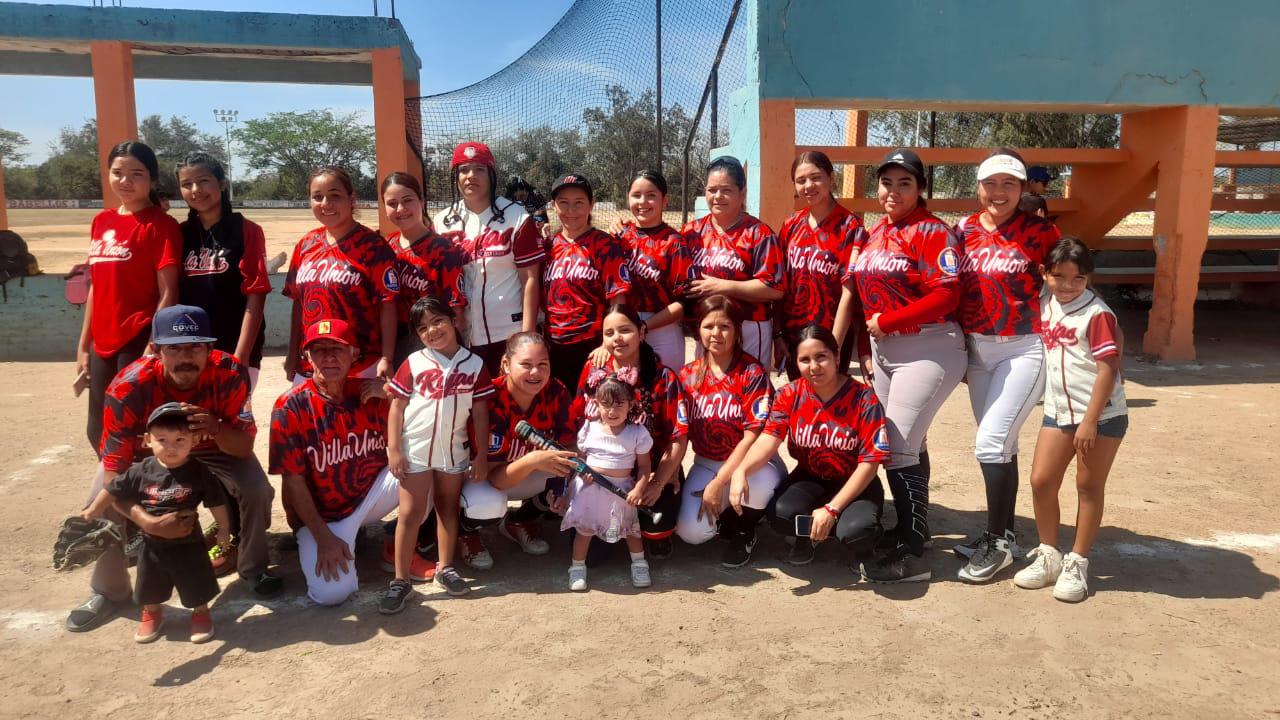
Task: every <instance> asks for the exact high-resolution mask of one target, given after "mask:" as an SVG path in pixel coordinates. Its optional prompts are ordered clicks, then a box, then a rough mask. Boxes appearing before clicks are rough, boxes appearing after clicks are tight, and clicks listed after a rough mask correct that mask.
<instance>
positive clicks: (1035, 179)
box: [1027, 165, 1055, 197]
mask: <svg viewBox="0 0 1280 720" xmlns="http://www.w3.org/2000/svg"><path fill="white" fill-rule="evenodd" d="M1054 179H1055V178H1054V177H1053V173H1051V172H1049V168H1047V167H1045V166H1043V165H1032V166H1031V167H1029V168H1027V192H1029V193H1031V194H1032V195H1039V196H1040V197H1044V194H1045V193H1046V192H1048V191H1049V183H1051V182H1053V181H1054Z"/></svg>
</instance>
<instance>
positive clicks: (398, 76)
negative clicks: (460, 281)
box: [372, 47, 422, 232]
mask: <svg viewBox="0 0 1280 720" xmlns="http://www.w3.org/2000/svg"><path fill="white" fill-rule="evenodd" d="M372 55H373V134H374V144H375V149H376V151H377V154H378V177H377V182H378V183H381V182H382V179H383V178H385V177H386V176H387V175H390V174H391V173H393V172H397V171H399V172H408V173H411V174H413V175H415V176H418V180H419V181H421V180H422V177H421V175H422V170H421V166H420V165H419V164H418V162H417V158H416V157H414V154H413V150H412V149H411V148H410V147H409V141H408V138H407V135H406V128H405V108H404V101H405V98H406V97H408V81H407V80H406V78H405V68H404V61H403V59H402V58H401V57H400V48H398V47H392V48H379V49H377V50H373V51H372ZM415 70H416V68H415ZM378 222H379V225H380V226H381V227H382V231H383V232H390V231H392V230H394V229H395V224H394V223H392V222H391V221H390V220H389V219H387V216H386V213H385V212H383V210H382V207H381V204H379V207H378Z"/></svg>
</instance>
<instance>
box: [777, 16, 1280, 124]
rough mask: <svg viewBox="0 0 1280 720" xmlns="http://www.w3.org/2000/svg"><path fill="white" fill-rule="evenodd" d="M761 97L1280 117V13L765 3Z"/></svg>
mask: <svg viewBox="0 0 1280 720" xmlns="http://www.w3.org/2000/svg"><path fill="white" fill-rule="evenodd" d="M754 9H755V12H756V16H755V17H754V18H753V19H754V20H755V21H756V24H757V26H758V31H759V32H758V36H757V42H758V46H759V47H758V49H759V74H760V96H761V97H762V98H766V99H767V98H787V97H794V98H818V99H827V100H832V99H849V98H856V99H867V100H899V101H921V102H942V103H965V104H974V103H983V102H999V103H1019V104H1040V103H1051V104H1066V105H1102V104H1114V105H1150V106H1161V105H1220V106H1223V107H1227V108H1245V107H1256V108H1263V107H1265V108H1280V74H1277V73H1276V72H1274V68H1275V47H1276V45H1275V38H1276V37H1277V35H1278V34H1280V2H1277V1H1276V0H1234V1H1233V2H1231V3H1222V2H1221V1H1220V0H1067V1H1065V2H1056V3H1041V2H1023V1H1022V0H897V1H896V2H871V1H870V0H856V1H852V0H757V1H756V3H755V8H754Z"/></svg>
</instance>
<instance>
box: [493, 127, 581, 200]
mask: <svg viewBox="0 0 1280 720" xmlns="http://www.w3.org/2000/svg"><path fill="white" fill-rule="evenodd" d="M585 162H586V152H585V148H584V147H583V145H582V138H581V137H580V136H579V135H578V131H577V129H575V128H568V129H563V130H553V129H551V128H550V127H548V126H546V125H544V126H542V127H536V128H525V129H523V130H519V131H517V132H516V134H515V135H514V136H512V137H510V138H507V139H506V140H505V141H504V142H503V160H502V163H503V168H502V169H503V170H504V171H505V174H506V177H507V178H510V177H512V176H515V175H519V176H520V177H521V178H523V179H524V180H525V181H526V182H528V183H529V184H530V185H532V186H534V187H535V188H537V189H538V191H539V192H541V193H543V194H544V195H545V194H546V193H547V192H548V191H549V190H550V189H551V184H552V183H553V182H555V181H556V178H558V177H560V176H561V175H564V174H565V173H570V172H583V173H586V172H587V170H586V167H585ZM588 177H589V178H590V179H591V180H592V182H595V178H594V177H592V176H591V175H588ZM502 191H503V188H499V189H498V192H499V193H501V192H502Z"/></svg>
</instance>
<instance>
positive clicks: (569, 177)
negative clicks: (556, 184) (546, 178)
mask: <svg viewBox="0 0 1280 720" xmlns="http://www.w3.org/2000/svg"><path fill="white" fill-rule="evenodd" d="M564 182H565V184H566V185H568V184H570V183H576V182H578V176H577V175H565V176H564Z"/></svg>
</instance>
